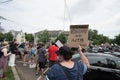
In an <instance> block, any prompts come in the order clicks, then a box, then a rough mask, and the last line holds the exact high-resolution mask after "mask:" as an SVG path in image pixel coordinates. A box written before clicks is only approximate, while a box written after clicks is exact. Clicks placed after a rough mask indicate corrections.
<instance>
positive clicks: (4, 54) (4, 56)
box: [0, 42, 11, 80]
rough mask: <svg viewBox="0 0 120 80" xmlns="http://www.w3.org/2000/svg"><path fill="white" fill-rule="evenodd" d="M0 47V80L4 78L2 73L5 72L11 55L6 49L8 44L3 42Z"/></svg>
mask: <svg viewBox="0 0 120 80" xmlns="http://www.w3.org/2000/svg"><path fill="white" fill-rule="evenodd" d="M2 45H3V47H2V49H1V51H0V78H5V74H4V72H5V71H6V66H7V63H8V58H9V55H10V54H11V53H8V48H7V45H8V42H3V43H2ZM0 80H1V79H0Z"/></svg>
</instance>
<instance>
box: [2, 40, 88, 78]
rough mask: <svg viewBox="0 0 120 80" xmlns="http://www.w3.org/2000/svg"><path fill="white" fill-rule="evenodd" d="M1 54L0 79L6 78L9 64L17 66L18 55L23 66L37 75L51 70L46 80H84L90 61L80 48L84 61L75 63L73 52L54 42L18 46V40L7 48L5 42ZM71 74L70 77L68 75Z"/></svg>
mask: <svg viewBox="0 0 120 80" xmlns="http://www.w3.org/2000/svg"><path fill="white" fill-rule="evenodd" d="M2 45H3V47H2V48H1V50H0V51H1V52H0V78H4V77H5V75H4V71H5V70H6V66H7V63H8V65H9V66H15V59H16V55H19V56H20V58H21V59H22V63H23V66H27V65H29V68H35V69H36V73H35V74H36V75H40V74H43V72H44V69H45V68H46V67H49V68H50V69H49V70H48V71H47V73H46V80H62V79H63V80H71V79H70V78H72V79H74V80H82V79H83V77H82V75H83V74H84V73H85V72H86V70H87V67H89V66H90V65H89V61H88V60H87V58H86V57H85V56H84V54H83V53H82V49H81V46H79V53H80V55H81V59H82V61H80V62H73V61H72V60H71V58H72V55H73V53H72V51H71V49H70V48H69V47H67V46H65V45H64V46H62V47H61V48H59V47H58V46H57V45H56V44H55V43H54V42H52V43H50V44H49V46H46V45H45V44H43V43H39V44H37V45H35V44H33V43H22V44H20V45H19V44H17V43H16V40H14V41H13V42H11V43H10V44H9V48H7V47H6V46H7V45H8V43H5V42H3V44H2ZM68 74H69V75H68Z"/></svg>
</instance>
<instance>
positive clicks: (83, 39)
mask: <svg viewBox="0 0 120 80" xmlns="http://www.w3.org/2000/svg"><path fill="white" fill-rule="evenodd" d="M88 26H89V25H71V26H70V33H69V36H68V42H67V45H68V46H69V47H76V48H77V47H78V46H79V45H81V47H82V48H87V44H88Z"/></svg>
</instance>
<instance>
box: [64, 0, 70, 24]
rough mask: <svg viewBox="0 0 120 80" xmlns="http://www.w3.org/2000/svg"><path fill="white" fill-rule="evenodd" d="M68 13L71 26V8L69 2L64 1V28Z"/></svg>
mask: <svg viewBox="0 0 120 80" xmlns="http://www.w3.org/2000/svg"><path fill="white" fill-rule="evenodd" d="M66 13H67V14H68V20H69V22H70V24H71V17H70V12H69V8H68V5H67V1H66V0H64V22H63V24H64V26H65V19H66V18H65V17H66Z"/></svg>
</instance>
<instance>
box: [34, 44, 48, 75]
mask: <svg viewBox="0 0 120 80" xmlns="http://www.w3.org/2000/svg"><path fill="white" fill-rule="evenodd" d="M46 55H47V53H46V49H45V46H44V44H41V48H39V49H38V66H37V71H36V75H38V73H39V70H41V73H43V69H44V68H45V62H46Z"/></svg>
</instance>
